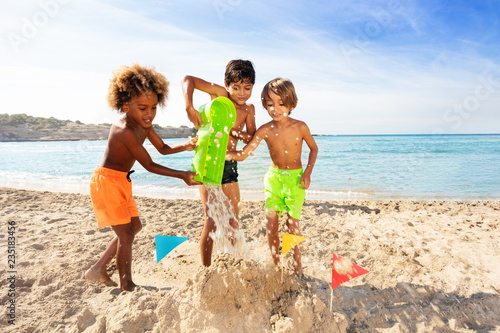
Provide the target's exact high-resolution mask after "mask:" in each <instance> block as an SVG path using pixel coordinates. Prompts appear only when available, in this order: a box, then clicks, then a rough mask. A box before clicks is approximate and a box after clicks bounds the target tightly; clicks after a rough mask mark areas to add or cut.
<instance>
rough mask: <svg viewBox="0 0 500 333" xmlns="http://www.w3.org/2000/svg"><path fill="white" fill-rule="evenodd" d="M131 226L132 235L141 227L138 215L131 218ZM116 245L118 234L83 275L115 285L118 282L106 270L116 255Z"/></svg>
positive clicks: (107, 284) (109, 285) (108, 284)
mask: <svg viewBox="0 0 500 333" xmlns="http://www.w3.org/2000/svg"><path fill="white" fill-rule="evenodd" d="M131 224H132V228H133V229H134V235H137V233H138V232H139V231H140V230H141V229H142V224H141V221H140V219H139V217H132V218H131ZM117 247H118V236H115V237H114V238H113V239H112V240H111V242H109V244H108V246H107V247H106V250H104V252H103V253H102V255H101V257H100V258H99V260H98V261H97V262H96V263H95V264H94V266H92V267H91V268H89V269H88V270H87V271H86V272H85V277H86V278H87V279H89V280H92V281H97V282H103V283H104V284H105V285H106V286H108V287H116V286H117V285H118V284H116V282H114V281H113V280H111V278H110V277H109V275H108V272H107V271H106V268H107V266H108V264H109V263H110V262H111V260H112V259H113V258H114V257H115V255H116V250H117Z"/></svg>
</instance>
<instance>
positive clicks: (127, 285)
mask: <svg viewBox="0 0 500 333" xmlns="http://www.w3.org/2000/svg"><path fill="white" fill-rule="evenodd" d="M135 287H137V285H136V284H135V283H133V282H132V281H130V282H128V283H125V284H123V285H122V286H121V288H120V290H121V291H134V289H135Z"/></svg>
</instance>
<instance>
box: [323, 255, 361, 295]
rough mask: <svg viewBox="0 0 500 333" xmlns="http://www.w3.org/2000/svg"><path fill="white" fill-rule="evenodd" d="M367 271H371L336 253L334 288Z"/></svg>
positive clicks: (333, 275)
mask: <svg viewBox="0 0 500 333" xmlns="http://www.w3.org/2000/svg"><path fill="white" fill-rule="evenodd" d="M366 273H369V271H367V270H366V269H364V268H362V267H359V266H358V265H356V264H355V263H352V262H350V261H349V260H347V259H345V258H342V257H340V256H338V255H336V254H335V253H334V254H333V267H332V290H333V289H335V288H337V287H338V286H340V285H341V284H342V283H344V282H347V281H349V280H351V279H354V278H355V277H357V276H360V275H363V274H366Z"/></svg>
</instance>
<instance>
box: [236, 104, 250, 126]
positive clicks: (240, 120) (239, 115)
mask: <svg viewBox="0 0 500 333" xmlns="http://www.w3.org/2000/svg"><path fill="white" fill-rule="evenodd" d="M247 115H248V111H246V110H241V109H236V120H235V121H234V125H233V127H235V128H237V129H243V127H244V126H245V121H246V119H247Z"/></svg>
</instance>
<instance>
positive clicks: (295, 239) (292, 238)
mask: <svg viewBox="0 0 500 333" xmlns="http://www.w3.org/2000/svg"><path fill="white" fill-rule="evenodd" d="M304 239H305V237H302V236H297V235H289V234H283V244H282V246H281V255H283V254H285V253H287V252H288V251H290V249H291V248H292V246H295V245H297V244H299V243H300V242H302V241H303V240H304Z"/></svg>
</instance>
